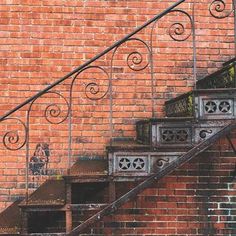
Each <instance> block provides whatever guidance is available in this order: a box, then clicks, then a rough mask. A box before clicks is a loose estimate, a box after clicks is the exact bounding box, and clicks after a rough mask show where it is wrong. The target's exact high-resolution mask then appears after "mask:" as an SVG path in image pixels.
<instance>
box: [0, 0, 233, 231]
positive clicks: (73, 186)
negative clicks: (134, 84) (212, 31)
mask: <svg viewBox="0 0 236 236" xmlns="http://www.w3.org/2000/svg"><path fill="white" fill-rule="evenodd" d="M184 2H185V0H181V1H178V2H177V3H175V4H173V5H172V6H171V7H169V8H168V9H166V10H165V11H164V12H162V13H161V14H158V15H157V16H155V17H154V18H153V19H151V20H150V21H149V22H147V23H145V24H144V25H143V26H141V27H139V28H137V29H136V30H135V31H134V32H132V33H131V34H129V35H127V36H126V37H124V38H123V39H122V40H120V41H118V42H116V43H115V44H113V45H112V46H111V47H109V48H108V49H106V50H104V52H102V53H101V54H99V55H97V56H95V57H94V58H93V59H91V60H90V61H88V62H87V63H85V64H84V65H82V66H80V67H78V68H76V69H75V70H74V71H72V72H71V73H69V74H68V75H66V76H64V77H63V78H61V79H60V80H58V81H57V82H56V83H54V84H52V85H50V86H49V87H47V88H46V89H44V90H42V91H40V92H39V93H38V94H36V95H35V96H33V97H31V98H29V99H27V100H26V101H25V102H23V103H22V104H20V105H18V106H17V107H16V108H14V109H13V110H11V111H9V112H7V113H6V114H5V115H3V116H2V117H1V118H0V122H5V121H11V120H16V121H17V122H18V123H19V124H20V125H22V126H23V130H24V132H25V138H24V139H23V143H22V144H20V145H19V146H18V147H17V148H15V147H12V146H14V144H16V143H17V142H18V141H19V139H16V140H14V139H12V138H11V136H9V135H11V132H7V133H6V134H5V135H4V137H3V143H4V146H6V148H8V149H10V150H20V149H21V148H22V147H25V148H26V197H25V199H24V200H23V201H21V202H16V203H14V204H13V205H11V206H10V207H9V208H7V209H6V210H5V211H4V212H3V213H1V214H0V234H4V235H79V234H80V233H81V232H83V231H84V230H86V229H87V228H88V227H89V226H91V225H92V224H94V223H95V222H97V221H99V220H101V219H102V217H103V216H105V215H108V214H112V213H114V212H115V211H116V210H117V209H118V208H119V207H120V206H122V205H123V204H124V203H126V202H127V201H129V200H131V199H132V198H134V197H135V196H137V194H139V193H140V192H141V191H143V190H144V189H145V188H147V187H149V186H150V185H151V184H152V183H153V182H155V181H158V180H160V179H161V178H162V177H164V176H166V175H168V174H170V173H171V172H172V171H174V170H175V169H176V168H178V167H180V166H182V165H183V164H184V163H186V162H188V161H189V160H191V159H192V158H194V157H196V156H197V155H199V154H201V153H202V152H204V151H205V150H206V149H208V148H209V147H211V146H212V145H214V143H215V142H216V141H218V140H219V139H221V138H224V137H226V136H227V138H228V140H229V142H230V143H231V144H232V142H231V140H230V136H229V134H230V133H231V132H232V131H233V130H234V129H235V128H236V122H235V118H236V88H235V81H236V73H235V71H236V58H235V57H234V58H233V59H231V60H230V61H228V62H226V63H225V64H224V65H223V67H222V68H221V69H220V70H218V71H217V72H214V73H212V74H210V75H208V76H206V77H204V78H203V79H200V80H198V81H196V75H197V74H196V41H195V36H196V35H195V24H194V17H193V16H191V15H190V14H188V13H187V12H185V11H183V10H179V9H177V8H176V7H178V6H180V4H182V3H184ZM193 10H194V9H193ZM173 12H178V13H180V14H182V13H183V14H184V15H185V16H186V15H187V17H188V19H190V23H191V32H192V33H191V34H190V35H192V36H193V37H192V38H193V40H192V45H193V56H192V62H193V78H194V82H196V83H195V85H194V89H193V90H192V91H190V92H187V93H184V94H182V95H180V96H177V97H176V98H173V99H170V100H168V101H166V102H165V105H164V107H165V118H155V116H154V115H153V117H152V118H150V119H144V120H142V119H139V121H137V123H136V138H134V139H131V138H117V137H114V130H113V123H112V122H113V111H112V104H113V97H112V88H113V87H112V86H113V85H112V71H113V68H112V66H111V77H109V82H108V85H109V86H108V89H107V90H106V91H105V92H104V91H103V92H104V93H103V95H102V96H98V97H96V98H92V97H90V95H91V94H92V95H97V94H98V93H99V86H98V85H97V84H96V83H94V82H93V83H89V84H87V85H86V92H87V91H89V92H90V95H88V94H87V93H86V96H87V97H88V98H90V99H91V100H93V101H94V100H100V99H103V98H104V97H105V96H106V95H107V94H109V95H110V96H109V102H110V108H111V111H110V113H109V115H110V127H111V130H110V133H111V135H110V144H109V145H107V148H106V153H107V156H105V157H82V158H78V159H77V161H76V162H75V163H74V164H73V165H72V164H71V163H72V141H73V140H72V135H71V133H72V129H73V122H72V121H73V115H72V111H73V109H72V102H71V101H72V92H73V85H74V82H75V80H76V78H77V77H78V75H80V74H81V73H82V72H83V71H85V70H90V69H94V68H95V67H96V66H93V65H92V63H93V62H96V60H98V59H99V58H101V57H102V56H103V55H106V54H107V53H109V52H112V60H113V57H114V54H115V53H116V51H117V50H118V48H119V47H120V46H121V45H122V44H124V43H126V42H129V41H133V42H136V43H137V42H138V43H140V42H141V43H142V44H144V46H145V47H146V48H148V57H149V61H148V64H146V65H145V66H144V67H142V68H141V69H140V70H142V69H145V68H146V67H147V66H149V65H150V70H151V75H152V77H153V74H154V72H153V48H152V46H153V45H152V43H151V45H150V47H149V45H148V44H147V43H145V42H144V41H141V40H139V39H138V38H136V34H137V33H139V32H140V31H141V30H143V29H145V28H146V27H147V26H149V25H151V24H154V25H155V24H156V22H157V21H158V20H159V19H161V18H162V17H164V16H165V15H167V14H169V13H173ZM232 12H235V9H234V8H233V11H232ZM232 12H231V13H232ZM193 13H194V11H193ZM231 13H230V14H231ZM227 16H228V15H227ZM152 29H153V28H152ZM175 33H176V32H175ZM177 34H178V32H177ZM190 35H188V37H187V38H184V40H186V39H188V38H189V37H190ZM134 36H135V37H134ZM170 36H171V38H172V39H174V40H175V41H178V40H177V39H176V38H175V37H174V36H173V35H170ZM151 38H152V36H151ZM184 40H182V41H184ZM133 53H134V52H133ZM135 54H138V53H137V51H135ZM132 55H133V54H132V53H130V54H129V55H128V59H129V57H130V56H132ZM136 56H137V55H136ZM112 62H113V61H112ZM133 62H134V65H139V63H140V62H139V61H138V59H137V57H136V59H135V58H134V60H133ZM111 65H112V63H111ZM129 68H130V69H132V70H133V71H135V70H136V69H134V68H133V67H129ZM96 69H99V70H101V67H99V66H97V67H96ZM102 71H103V72H104V70H103V69H102ZM137 71H138V70H137ZM106 74H107V73H106ZM71 78H72V79H71ZM68 79H71V81H70V86H69V87H70V90H69V99H66V98H65V97H64V96H62V95H61V94H60V93H58V92H55V91H54V90H52V89H54V88H55V87H56V86H58V85H60V84H61V83H63V82H64V81H67V80H68ZM152 83H153V81H152ZM66 85H68V84H66ZM45 94H46V95H52V96H59V100H60V101H62V102H65V104H66V107H67V108H68V110H67V111H66V112H65V113H64V116H63V117H62V118H61V119H60V120H59V121H57V120H56V119H57V118H58V116H59V115H60V112H59V113H57V111H55V110H51V111H49V115H51V116H52V117H51V118H53V119H51V120H50V119H49V118H48V116H47V115H48V113H47V112H48V108H50V105H49V106H48V107H47V108H46V110H45V118H46V119H47V121H49V123H53V124H60V123H63V122H64V121H68V133H69V135H68V146H69V147H68V171H67V174H64V175H63V176H58V177H57V178H56V177H55V178H51V179H49V180H47V181H46V182H45V183H44V184H42V185H41V186H40V187H39V188H38V189H37V190H36V191H35V192H34V193H32V194H29V189H28V186H29V182H28V179H29V161H30V155H29V152H30V148H29V145H30V142H29V132H30V115H31V109H32V106H33V104H34V103H35V101H36V100H37V99H39V98H41V97H42V96H44V95H45ZM151 100H152V109H155V106H154V105H155V96H154V88H153V84H152V96H151ZM27 106H29V108H25V107H27ZM21 109H26V112H25V113H26V121H23V120H22V119H19V118H15V117H12V116H13V115H14V114H15V113H16V112H18V111H19V110H21ZM58 114H59V115H58ZM7 139H8V141H9V143H10V145H8V144H7V143H6V140H7ZM232 148H234V146H233V144H232ZM124 183H126V184H127V185H130V186H131V187H130V190H129V191H128V192H125V191H124V190H122V188H120V187H119V186H120V185H122V184H124ZM8 219H11V220H8Z"/></svg>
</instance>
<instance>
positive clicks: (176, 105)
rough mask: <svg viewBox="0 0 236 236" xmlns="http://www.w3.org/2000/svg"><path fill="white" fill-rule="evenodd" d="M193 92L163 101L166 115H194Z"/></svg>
mask: <svg viewBox="0 0 236 236" xmlns="http://www.w3.org/2000/svg"><path fill="white" fill-rule="evenodd" d="M193 101H194V99H193V93H192V92H190V93H187V94H184V95H181V96H179V97H177V98H175V99H172V100H170V101H167V102H166V103H165V112H166V115H167V116H168V117H181V116H184V117H188V116H189V117H191V116H194V104H193Z"/></svg>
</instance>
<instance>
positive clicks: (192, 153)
mask: <svg viewBox="0 0 236 236" xmlns="http://www.w3.org/2000/svg"><path fill="white" fill-rule="evenodd" d="M235 128H236V121H233V122H231V123H230V124H228V125H226V126H224V127H223V128H221V129H220V130H219V131H218V132H217V133H215V134H214V135H213V136H211V137H209V138H208V139H206V140H205V141H202V142H200V143H199V144H198V145H196V146H195V147H193V148H191V149H190V150H189V151H188V152H186V153H185V154H183V155H182V156H181V157H179V158H177V159H176V160H175V161H173V162H171V163H170V164H168V165H166V166H165V167H164V168H162V169H161V170H160V171H158V172H157V173H155V174H153V175H151V176H150V177H148V178H147V179H145V180H144V181H143V182H141V183H140V184H138V185H137V186H136V187H134V188H133V189H132V190H130V191H129V192H127V193H126V194H124V195H122V196H121V197H120V198H118V199H117V200H115V201H114V202H112V203H110V204H108V205H107V206H106V207H105V208H104V209H102V210H101V211H99V212H98V213H96V214H94V215H93V216H91V217H90V218H88V219H87V220H85V221H84V222H83V223H81V224H80V225H79V226H77V227H75V228H74V229H73V230H72V231H71V232H70V233H69V235H70V236H76V235H78V233H79V232H81V231H82V230H84V229H86V228H87V227H89V226H90V225H92V224H94V223H95V222H97V221H99V220H101V219H102V218H103V217H104V216H105V215H107V214H110V213H111V212H114V211H115V210H117V209H118V208H119V207H120V206H122V205H123V204H124V203H126V202H127V201H129V200H130V199H132V198H133V197H135V196H137V194H138V193H140V192H141V191H143V190H144V189H145V188H147V187H148V186H150V185H151V184H152V183H154V182H155V181H158V180H160V179H161V178H162V177H164V176H166V175H167V174H170V173H171V172H172V171H174V170H175V169H176V168H177V167H180V166H182V165H183V164H184V163H186V162H188V161H190V160H191V159H193V158H194V157H196V156H197V155H199V154H200V153H202V152H204V151H205V150H206V149H207V148H209V147H210V146H212V145H213V144H214V143H215V142H216V141H218V140H219V139H220V138H222V137H224V136H225V135H227V134H229V133H230V132H231V131H232V130H234V129H235Z"/></svg>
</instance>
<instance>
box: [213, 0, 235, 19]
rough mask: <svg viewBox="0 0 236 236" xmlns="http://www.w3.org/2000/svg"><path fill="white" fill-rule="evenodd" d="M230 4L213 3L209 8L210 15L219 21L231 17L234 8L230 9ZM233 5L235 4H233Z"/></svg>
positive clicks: (219, 0)
mask: <svg viewBox="0 0 236 236" xmlns="http://www.w3.org/2000/svg"><path fill="white" fill-rule="evenodd" d="M228 4H230V3H225V1H223V0H214V1H212V3H211V4H210V7H209V11H210V14H211V15H212V16H213V17H215V18H217V19H223V18H226V17H228V16H230V14H231V13H232V12H233V7H231V9H228V7H227V5H228ZM231 5H233V4H232V3H231Z"/></svg>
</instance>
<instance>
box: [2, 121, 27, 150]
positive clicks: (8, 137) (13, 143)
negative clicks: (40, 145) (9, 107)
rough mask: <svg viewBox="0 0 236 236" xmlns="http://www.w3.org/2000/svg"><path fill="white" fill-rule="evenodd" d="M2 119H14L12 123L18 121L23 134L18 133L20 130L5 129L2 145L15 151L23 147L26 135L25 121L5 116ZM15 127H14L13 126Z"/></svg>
mask: <svg viewBox="0 0 236 236" xmlns="http://www.w3.org/2000/svg"><path fill="white" fill-rule="evenodd" d="M3 121H14V122H12V123H19V124H20V126H21V128H22V129H23V135H20V134H19V133H20V130H15V129H14V130H11V131H7V132H6V133H5V134H4V135H3V138H2V142H3V145H4V146H5V148H7V149H8V150H12V151H16V150H19V149H21V148H23V147H24V146H25V144H26V135H27V131H28V129H27V126H26V124H25V122H23V121H22V120H20V119H18V118H11V117H9V118H5V119H3ZM14 128H15V127H14Z"/></svg>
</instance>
